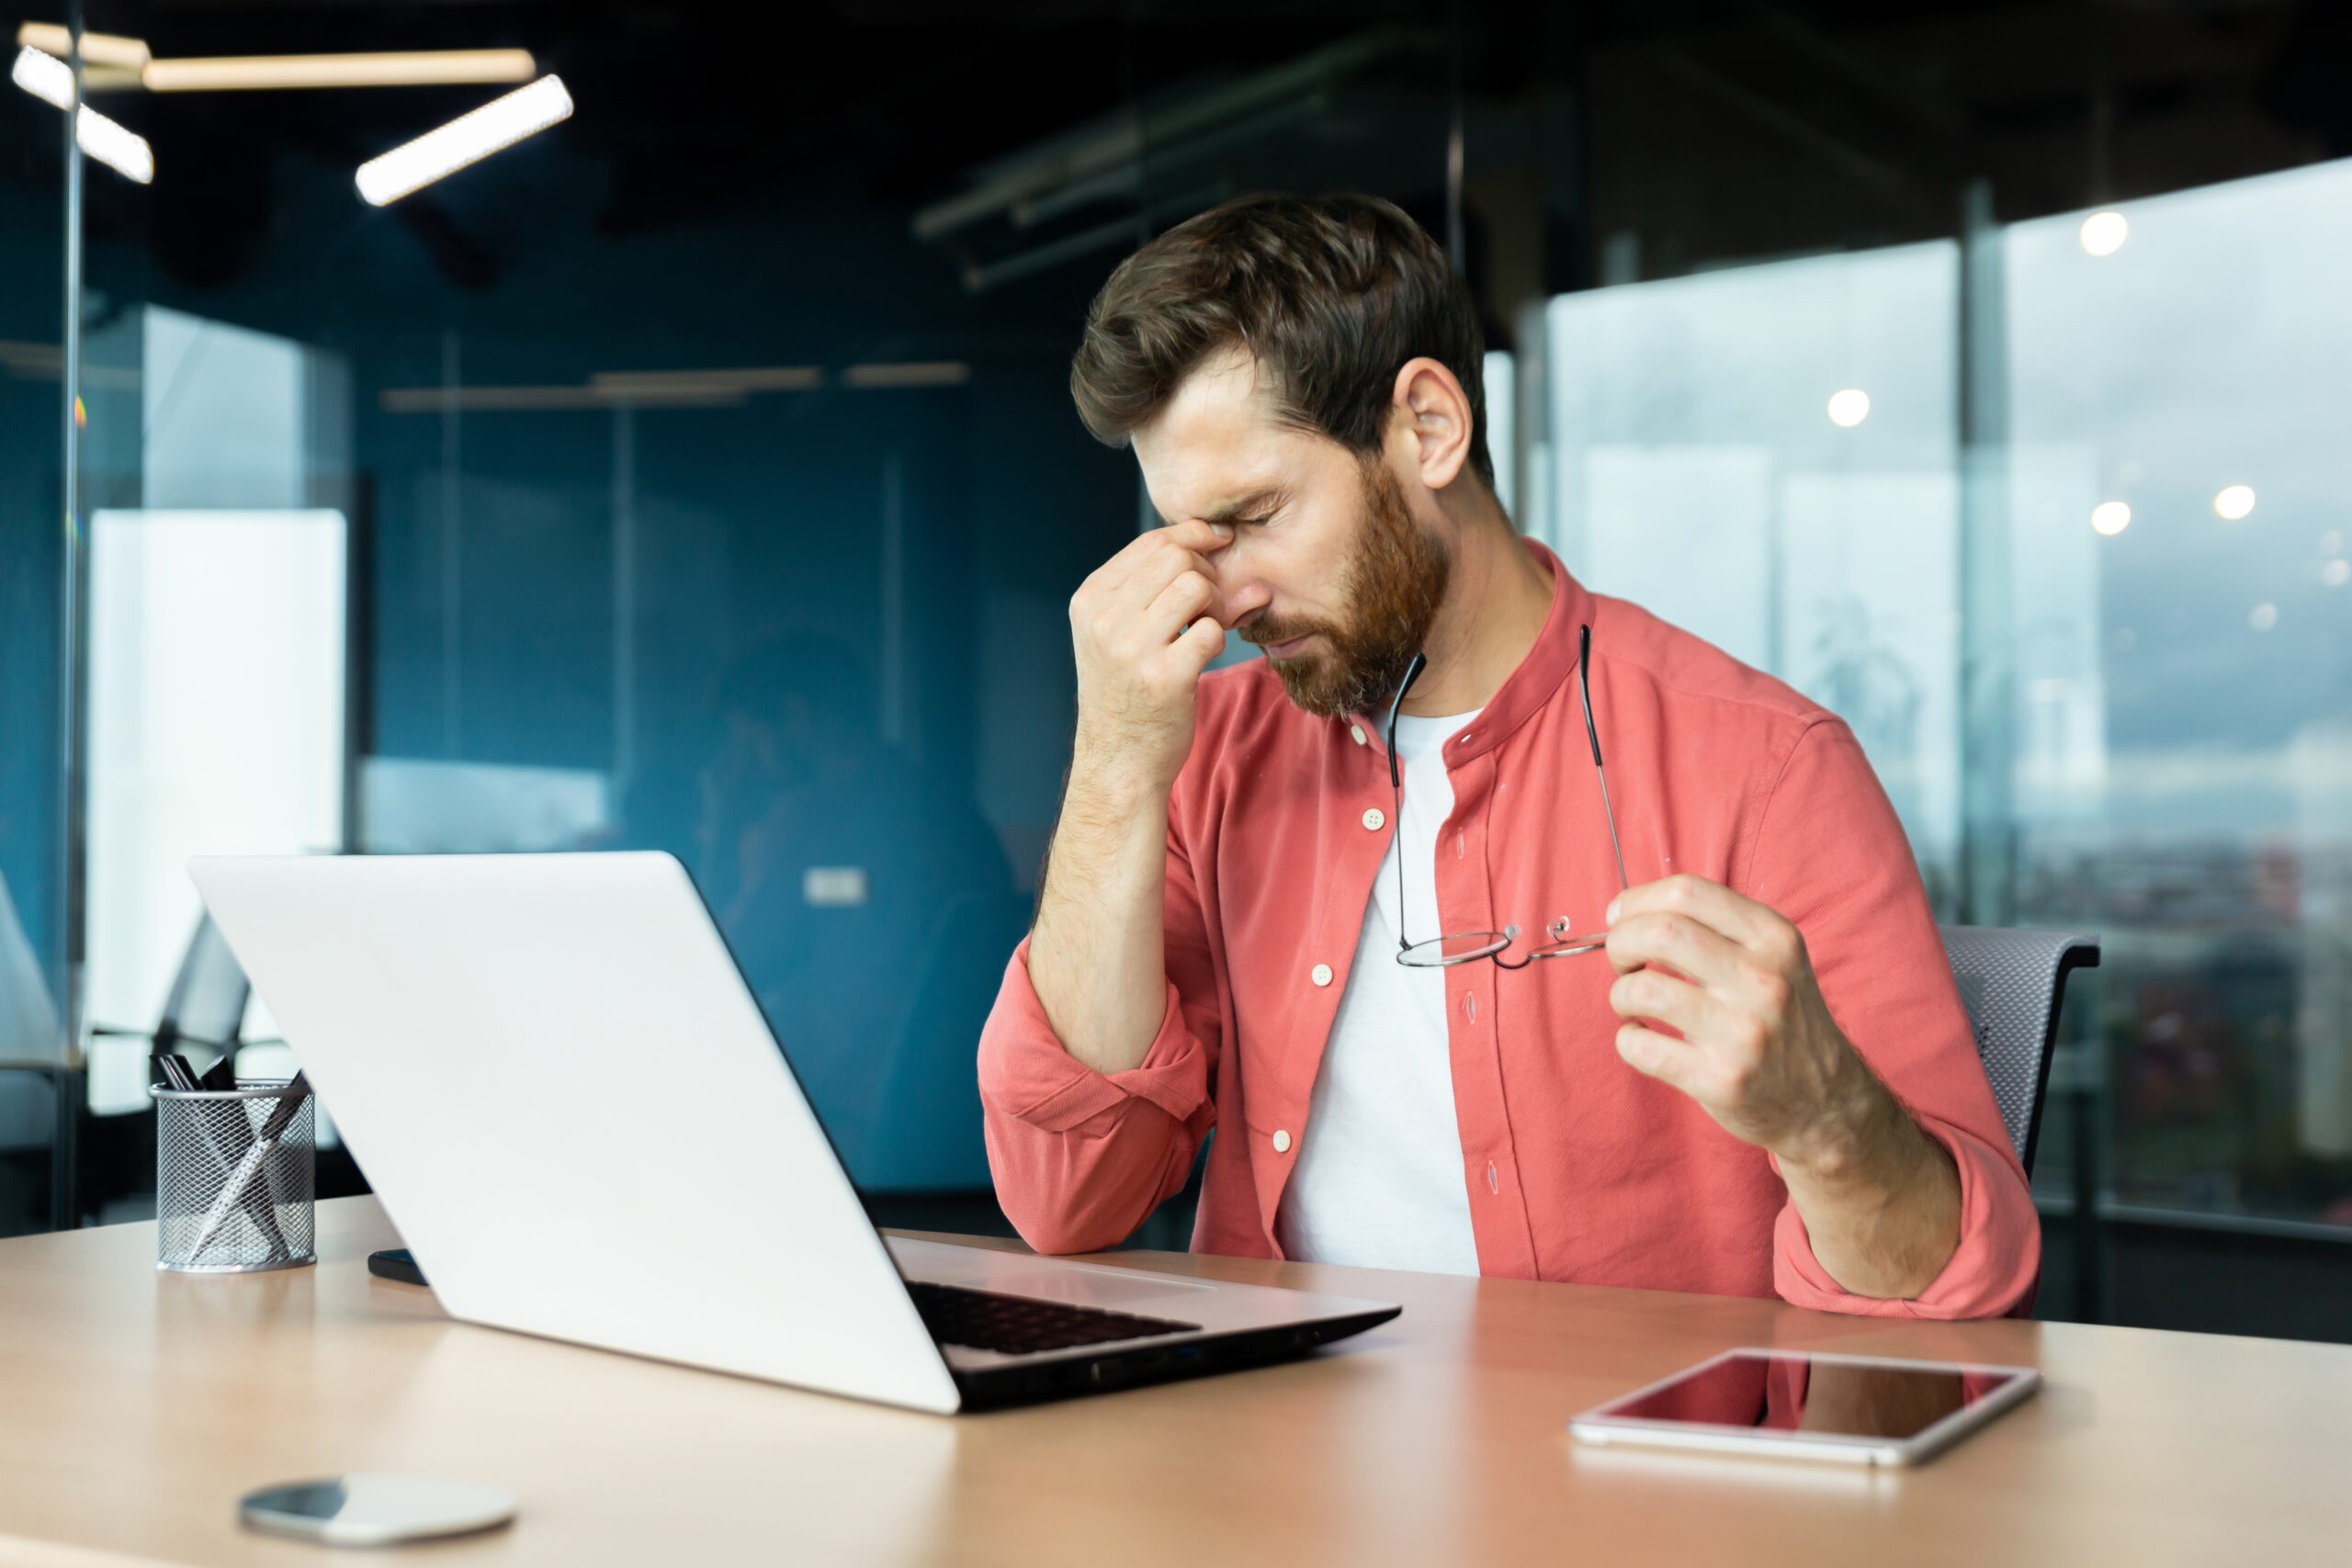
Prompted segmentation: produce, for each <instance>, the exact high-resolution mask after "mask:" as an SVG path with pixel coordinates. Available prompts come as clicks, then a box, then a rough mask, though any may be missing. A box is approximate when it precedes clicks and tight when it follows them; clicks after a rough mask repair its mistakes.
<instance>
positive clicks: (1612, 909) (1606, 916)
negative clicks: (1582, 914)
mask: <svg viewBox="0 0 2352 1568" xmlns="http://www.w3.org/2000/svg"><path fill="white" fill-rule="evenodd" d="M1600 918H1601V919H1602V921H1603V922H1605V923H1606V924H1609V925H1612V926H1613V925H1615V924H1616V923H1617V900H1616V899H1614V898H1611V900H1609V908H1608V910H1607V911H1606V912H1605V913H1603V914H1602V915H1601V917H1600Z"/></svg>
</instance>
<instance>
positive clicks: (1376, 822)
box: [1363, 806, 1388, 833]
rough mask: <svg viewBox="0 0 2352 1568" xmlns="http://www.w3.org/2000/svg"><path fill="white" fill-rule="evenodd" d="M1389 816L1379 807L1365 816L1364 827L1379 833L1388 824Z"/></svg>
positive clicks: (1367, 812)
mask: <svg viewBox="0 0 2352 1568" xmlns="http://www.w3.org/2000/svg"><path fill="white" fill-rule="evenodd" d="M1387 821H1388V814H1387V813H1386V812H1385V811H1383V810H1381V809H1380V807H1377V806H1375V807H1372V808H1371V809H1370V810H1368V811H1366V812H1365V813H1364V814H1363V825H1364V826H1365V827H1366V828H1369V829H1372V830H1373V831H1374V832H1375V833H1377V832H1379V831H1380V829H1382V828H1383V827H1385V825H1386V824H1387Z"/></svg>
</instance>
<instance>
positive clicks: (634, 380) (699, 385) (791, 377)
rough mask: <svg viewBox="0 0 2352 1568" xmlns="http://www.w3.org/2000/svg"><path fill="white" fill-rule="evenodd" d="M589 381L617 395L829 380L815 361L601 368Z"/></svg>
mask: <svg viewBox="0 0 2352 1568" xmlns="http://www.w3.org/2000/svg"><path fill="white" fill-rule="evenodd" d="M588 384H589V385H590V386H591V387H594V388H596V389H598V390H600V391H603V392H606V393H609V394H611V395H613V396H616V397H620V396H628V395H642V394H644V393H647V392H651V393H655V394H660V393H662V392H666V391H673V390H678V389H708V390H719V391H737V392H806V391H810V390H813V389H816V388H818V387H821V386H823V385H824V384H825V373H824V372H823V371H822V370H820V369H819V368H818V367H816V366H814V365H757V366H750V367H744V368H741V369H735V370H599V371H597V372H596V373H595V374H594V376H591V377H589V378H588Z"/></svg>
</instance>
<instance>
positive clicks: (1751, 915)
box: [1608, 873, 1781, 947]
mask: <svg viewBox="0 0 2352 1568" xmlns="http://www.w3.org/2000/svg"><path fill="white" fill-rule="evenodd" d="M1657 914H1667V915H1683V916H1687V917H1689V918H1690V919H1693V920H1696V921H1698V922H1699V923H1700V924H1701V925H1703V926H1709V927H1712V928H1713V929H1714V930H1715V931H1720V932H1721V933H1722V934H1723V935H1724V936H1726V937H1728V938H1730V939H1731V940H1732V941H1733V942H1738V943H1739V944H1740V945H1742V946H1744V947H1747V946H1755V945H1758V944H1759V943H1761V942H1767V941H1769V940H1770V934H1771V931H1772V930H1773V928H1774V926H1775V925H1777V924H1779V923H1781V918H1780V916H1778V915H1776V914H1774V913H1773V912H1772V911H1771V910H1770V909H1768V908H1765V907H1764V906H1763V905H1761V904H1759V903H1758V902H1757V901H1756V900H1755V899H1753V898H1749V897H1745V896H1743V895H1741V894H1737V893H1735V892H1733V891H1732V890H1731V889H1730V888H1728V887H1725V886H1724V885H1723V884H1722V883H1720V882H1715V881H1711V880H1710V879H1708V878H1706V877H1703V876H1692V875H1690V874H1687V873H1686V874H1679V875H1675V876H1667V877H1661V878H1659V879H1658V880H1657V881H1656V882H1645V883H1642V884H1641V885H1640V886H1634V887H1628V888H1627V889H1625V891H1623V893H1620V894H1619V895H1617V897H1616V898H1615V899H1614V900H1613V901H1611V904H1610V906H1609V912H1608V920H1609V923H1610V924H1611V926H1614V925H1615V924H1616V923H1617V922H1618V921H1620V920H1623V919H1632V918H1633V917H1634V916H1635V915H1657Z"/></svg>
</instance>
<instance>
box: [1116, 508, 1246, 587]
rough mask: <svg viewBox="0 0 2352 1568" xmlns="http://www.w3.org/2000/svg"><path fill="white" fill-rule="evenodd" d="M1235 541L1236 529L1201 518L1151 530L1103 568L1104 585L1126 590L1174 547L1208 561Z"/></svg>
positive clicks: (1131, 541)
mask: <svg viewBox="0 0 2352 1568" xmlns="http://www.w3.org/2000/svg"><path fill="white" fill-rule="evenodd" d="M1232 542H1233V528H1232V526H1231V525H1229V524H1225V523H1204V522H1202V521H1201V520H1200V519H1199V518H1197V517H1191V518H1186V519H1185V520H1184V521H1183V522H1182V523H1171V524H1170V525H1168V526H1166V527H1164V528H1147V529H1145V530H1144V531H1143V532H1142V533H1140V534H1137V535H1136V536H1135V537H1134V538H1132V539H1130V540H1128V541H1127V544H1126V547H1125V548H1123V549H1122V550H1120V551H1119V553H1118V554H1117V555H1114V556H1113V557H1112V558H1110V559H1109V560H1108V561H1105V562H1104V563H1103V585H1104V586H1105V587H1107V588H1118V587H1122V586H1124V585H1125V584H1126V583H1127V582H1129V581H1133V580H1134V579H1135V578H1136V576H1137V575H1138V574H1139V573H1141V572H1143V571H1144V570H1147V569H1148V568H1149V567H1150V565H1151V564H1152V562H1154V561H1155V560H1156V559H1158V558H1159V556H1160V554H1161V552H1162V551H1164V550H1166V549H1167V548H1168V547H1170V546H1173V547H1176V548H1177V549H1180V550H1184V551H1187V552H1189V553H1191V554H1193V555H1195V556H1199V557H1202V558H1204V559H1203V561H1202V564H1203V565H1204V566H1205V565H1206V564H1207V562H1206V559H1205V558H1206V557H1208V556H1211V555H1214V554H1216V552H1217V551H1219V550H1221V549H1223V548H1225V547H1226V546H1227V545H1229V544H1231V543H1232Z"/></svg>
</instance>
